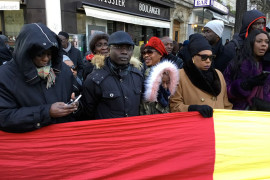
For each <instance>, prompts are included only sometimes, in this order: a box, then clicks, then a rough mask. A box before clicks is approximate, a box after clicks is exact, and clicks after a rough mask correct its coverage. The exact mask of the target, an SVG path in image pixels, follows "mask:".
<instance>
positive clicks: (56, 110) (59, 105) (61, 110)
mask: <svg viewBox="0 0 270 180" xmlns="http://www.w3.org/2000/svg"><path fill="white" fill-rule="evenodd" d="M71 99H73V100H74V99H75V94H74V93H72V95H71ZM78 106H79V102H73V103H71V104H66V103H64V102H56V103H53V104H52V106H51V108H50V116H51V117H52V118H59V117H63V116H67V115H69V114H70V113H72V112H74V111H76V110H77V109H78Z"/></svg>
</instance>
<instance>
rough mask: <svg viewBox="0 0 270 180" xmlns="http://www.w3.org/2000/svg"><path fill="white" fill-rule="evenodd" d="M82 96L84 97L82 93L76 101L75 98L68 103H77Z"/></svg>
mask: <svg viewBox="0 0 270 180" xmlns="http://www.w3.org/2000/svg"><path fill="white" fill-rule="evenodd" d="M81 97H82V95H81V94H80V95H79V96H78V97H77V98H76V99H75V100H74V101H73V99H71V100H70V101H69V102H68V103H67V104H71V103H75V102H77V101H79V99H80V98H81Z"/></svg>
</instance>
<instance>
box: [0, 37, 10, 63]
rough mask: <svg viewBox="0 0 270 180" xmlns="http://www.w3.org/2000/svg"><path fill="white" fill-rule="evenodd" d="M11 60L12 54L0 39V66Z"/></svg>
mask: <svg viewBox="0 0 270 180" xmlns="http://www.w3.org/2000/svg"><path fill="white" fill-rule="evenodd" d="M11 59H12V53H11V51H9V50H8V48H7V46H6V45H5V42H4V41H3V40H2V39H1V38H0V66H1V65H3V64H5V63H6V62H8V61H10V60H11Z"/></svg>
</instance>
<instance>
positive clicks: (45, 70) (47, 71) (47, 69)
mask: <svg viewBox="0 0 270 180" xmlns="http://www.w3.org/2000/svg"><path fill="white" fill-rule="evenodd" d="M37 72H38V76H39V77H40V78H42V79H46V78H47V85H46V88H47V89H49V88H50V87H51V86H52V85H53V84H55V77H56V76H55V73H54V71H53V69H52V68H51V66H44V67H41V68H37Z"/></svg>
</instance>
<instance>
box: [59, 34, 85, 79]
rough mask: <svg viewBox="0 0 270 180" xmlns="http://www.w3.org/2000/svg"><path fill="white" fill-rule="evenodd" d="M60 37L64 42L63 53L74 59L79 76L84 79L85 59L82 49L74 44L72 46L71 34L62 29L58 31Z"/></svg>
mask: <svg viewBox="0 0 270 180" xmlns="http://www.w3.org/2000/svg"><path fill="white" fill-rule="evenodd" d="M58 36H59V38H60V39H61V42H62V47H63V49H62V53H63V54H64V55H66V56H68V57H69V58H70V59H71V60H72V61H73V64H74V65H75V66H76V67H77V69H78V77H79V78H80V79H82V73H83V61H82V55H81V51H80V50H79V49H77V48H75V47H74V46H72V44H71V42H69V34H68V33H66V32H63V31H60V32H59V33H58Z"/></svg>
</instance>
